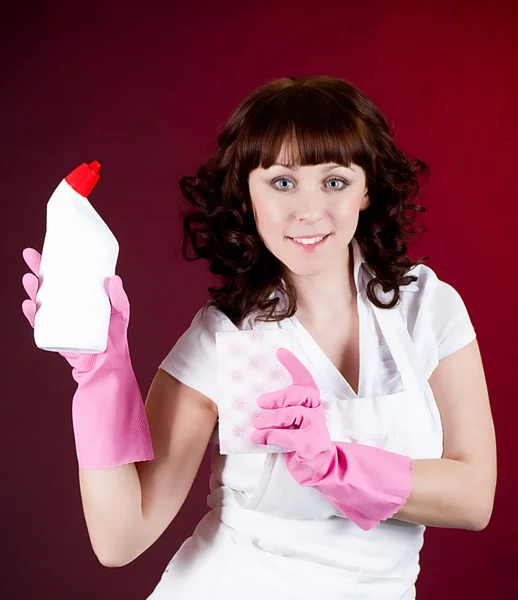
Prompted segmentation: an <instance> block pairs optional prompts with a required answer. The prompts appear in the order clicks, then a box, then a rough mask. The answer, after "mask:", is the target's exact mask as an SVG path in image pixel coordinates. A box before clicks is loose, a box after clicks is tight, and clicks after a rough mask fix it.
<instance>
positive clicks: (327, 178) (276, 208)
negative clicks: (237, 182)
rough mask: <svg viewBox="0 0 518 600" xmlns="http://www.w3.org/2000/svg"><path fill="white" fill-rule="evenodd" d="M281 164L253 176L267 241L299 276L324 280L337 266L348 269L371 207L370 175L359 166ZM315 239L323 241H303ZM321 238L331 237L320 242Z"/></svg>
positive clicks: (253, 195)
mask: <svg viewBox="0 0 518 600" xmlns="http://www.w3.org/2000/svg"><path fill="white" fill-rule="evenodd" d="M281 156H282V153H281ZM281 162H282V161H281V160H279V159H278V160H277V161H276V163H275V164H274V165H272V166H271V167H270V168H269V169H262V168H258V169H254V170H253V171H252V172H251V173H250V175H249V179H248V184H249V189H250V197H251V200H252V208H253V212H254V217H255V222H256V226H257V230H258V232H259V235H260V237H261V239H262V240H263V242H264V244H265V245H266V247H267V248H268V249H269V250H270V252H271V253H272V254H273V255H274V256H276V257H277V259H278V260H280V261H281V262H282V263H283V264H284V265H285V266H286V267H287V268H288V269H289V271H291V272H292V273H293V274H295V275H301V276H304V275H318V274H319V273H321V272H323V271H324V270H327V269H328V268H332V266H338V267H339V268H340V269H342V268H343V265H344V260H345V259H346V257H347V256H348V246H349V243H350V241H351V239H352V237H353V236H354V232H355V231H356V226H357V224H358V218H359V212H360V210H364V209H365V208H367V206H368V205H369V197H368V194H367V188H366V178H365V172H364V171H363V169H362V168H361V167H359V166H358V165H354V164H351V166H350V168H347V167H343V166H340V165H335V164H333V163H329V164H320V165H314V166H304V167H301V166H297V165H294V166H293V167H292V168H291V169H290V168H288V167H285V166H282V165H279V164H277V163H281ZM315 236H319V238H318V239H317V240H315V239H309V240H307V241H308V242H310V243H309V244H304V243H303V242H302V241H301V240H300V238H314V237H315ZM321 236H327V237H325V238H324V239H323V240H322V241H319V239H320V237H321ZM294 238H297V239H294ZM311 242H315V243H311Z"/></svg>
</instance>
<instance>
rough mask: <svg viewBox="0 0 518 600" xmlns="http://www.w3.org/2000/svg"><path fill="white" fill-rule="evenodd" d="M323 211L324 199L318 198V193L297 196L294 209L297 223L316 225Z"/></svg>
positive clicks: (324, 207) (324, 206)
mask: <svg viewBox="0 0 518 600" xmlns="http://www.w3.org/2000/svg"><path fill="white" fill-rule="evenodd" d="M325 211H326V202H325V199H323V198H321V197H319V194H318V192H317V193H315V192H313V193H306V194H298V195H297V199H296V207H295V217H296V219H297V221H301V222H304V223H316V222H317V221H320V219H322V217H323V216H324V214H325Z"/></svg>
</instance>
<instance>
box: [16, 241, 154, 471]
mask: <svg viewBox="0 0 518 600" xmlns="http://www.w3.org/2000/svg"><path fill="white" fill-rule="evenodd" d="M22 255H23V258H24V260H25V262H26V263H27V265H28V267H29V268H30V269H31V271H32V272H33V273H34V275H33V274H31V273H25V275H24V276H23V278H22V283H23V287H24V288H25V291H26V292H27V294H28V295H29V298H30V300H24V302H23V303H22V311H23V313H24V314H25V316H26V317H27V320H28V321H29V323H30V324H31V326H32V327H34V316H35V314H36V293H37V291H38V286H39V270H40V262H41V255H40V253H39V252H37V251H36V250H34V249H33V248H25V250H24V251H23V253H22ZM109 297H110V303H111V305H112V311H111V316H110V325H109V328H108V345H107V348H106V350H105V351H104V352H103V353H102V354H77V353H65V352H63V353H61V352H60V353H59V354H61V356H63V357H64V358H65V359H66V360H67V362H68V363H69V364H70V366H71V367H73V369H72V377H73V378H74V380H75V381H76V382H77V383H78V387H77V390H76V393H75V394H74V398H73V401H72V423H73V428H74V437H75V443H76V451H77V458H78V462H79V466H80V467H81V468H82V469H106V468H108V467H117V466H120V465H123V464H127V463H132V462H137V461H142V460H152V459H153V458H154V455H153V446H152V443H151V435H150V432H149V426H148V422H147V419H146V413H145V410H144V404H143V402H142V396H141V394H140V390H139V387H138V384H137V380H136V378H135V374H134V373H133V367H132V365H131V359H130V355H129V348H128V338H127V330H128V324H129V316H130V305H129V301H128V297H127V296H126V293H125V292H124V289H123V286H122V280H121V278H120V277H119V276H118V275H115V276H113V277H111V278H110V280H109ZM78 318H80V316H79V315H78Z"/></svg>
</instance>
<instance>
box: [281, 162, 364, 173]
mask: <svg viewBox="0 0 518 600" xmlns="http://www.w3.org/2000/svg"><path fill="white" fill-rule="evenodd" d="M272 167H284V168H285V169H290V171H297V170H298V167H297V166H295V165H285V164H283V163H277V162H275V163H273V164H272ZM337 167H342V168H344V169H349V170H350V171H354V170H355V169H354V168H353V167H345V166H344V165H337V164H334V163H333V164H332V165H329V166H327V167H324V169H323V171H324V172H327V171H331V169H336V168H337Z"/></svg>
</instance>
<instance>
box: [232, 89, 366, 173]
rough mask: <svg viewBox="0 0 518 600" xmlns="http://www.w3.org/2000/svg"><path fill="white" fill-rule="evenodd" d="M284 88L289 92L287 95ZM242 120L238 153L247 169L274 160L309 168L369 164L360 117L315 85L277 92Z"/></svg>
mask: <svg viewBox="0 0 518 600" xmlns="http://www.w3.org/2000/svg"><path fill="white" fill-rule="evenodd" d="M288 92H289V93H288ZM268 100H269V101H268V102H265V103H263V104H262V105H261V106H260V108H259V107H257V108H258V109H257V110H256V111H251V112H250V113H249V114H248V115H247V117H248V118H247V119H246V120H245V122H244V123H243V129H242V132H241V135H240V136H239V139H238V141H237V145H238V156H239V157H240V164H241V167H242V168H243V169H244V170H245V171H246V172H247V173H249V172H250V171H253V170H254V169H256V168H258V167H261V168H263V169H268V168H269V167H271V166H272V165H273V164H274V163H279V164H282V165H286V166H288V167H294V166H299V165H300V166H310V165H318V164H323V163H337V164H340V165H343V166H345V167H349V166H350V165H351V163H354V164H357V165H359V166H361V167H362V168H364V169H365V168H366V167H367V166H372V165H373V163H374V160H373V156H372V151H371V144H370V143H369V139H368V137H367V135H368V134H367V133H366V130H365V127H363V126H362V125H363V124H362V121H361V120H359V119H357V118H355V116H354V114H353V112H352V111H350V110H348V108H347V104H346V103H343V104H338V103H336V102H334V101H333V99H332V98H329V97H328V96H327V95H326V94H323V93H322V92H321V91H320V90H317V89H314V88H302V89H299V88H295V87H293V88H290V89H288V90H286V89H284V90H280V91H279V92H278V93H277V94H274V95H273V97H270V98H268Z"/></svg>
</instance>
